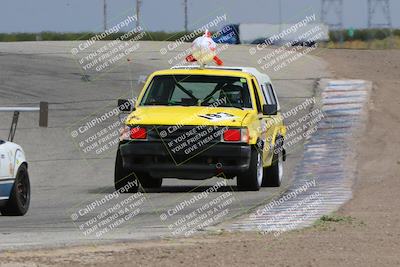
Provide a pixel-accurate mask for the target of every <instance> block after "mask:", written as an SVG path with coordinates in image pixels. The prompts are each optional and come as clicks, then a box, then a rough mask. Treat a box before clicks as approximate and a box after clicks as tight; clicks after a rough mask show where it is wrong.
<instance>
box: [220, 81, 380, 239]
mask: <svg viewBox="0 0 400 267" xmlns="http://www.w3.org/2000/svg"><path fill="white" fill-rule="evenodd" d="M319 86H320V88H321V90H320V92H321V106H320V108H321V110H322V111H323V114H324V118H323V119H322V120H321V121H320V123H319V125H318V130H317V131H316V132H314V133H313V134H312V135H311V137H310V138H308V140H307V141H306V143H305V145H304V154H303V158H302V160H301V161H300V163H299V165H298V166H297V167H296V170H295V172H294V183H293V184H292V185H291V186H290V187H289V189H288V190H287V191H285V192H284V193H283V194H282V195H281V196H279V197H277V198H275V199H273V200H272V201H271V202H269V203H267V204H265V205H264V206H260V207H258V208H257V209H256V210H255V211H253V212H252V213H251V214H249V215H246V216H243V217H241V218H239V219H238V220H237V221H235V222H234V223H231V224H229V225H225V226H226V227H225V229H226V230H239V231H254V230H256V231H261V232H274V233H279V232H283V231H288V230H293V229H298V228H302V227H306V226H310V225H312V224H313V222H314V221H315V220H317V219H319V218H320V217H321V216H323V215H326V214H329V213H331V212H333V211H335V210H337V209H338V208H339V207H340V206H341V205H342V204H343V203H345V202H346V201H348V200H349V199H350V198H351V197H352V191H351V188H352V185H353V181H354V177H355V162H354V157H355V149H354V147H353V145H354V141H356V139H357V136H358V135H359V134H361V133H362V132H363V129H364V127H365V122H366V119H367V112H366V111H367V103H368V100H369V95H370V91H371V87H372V84H371V82H368V81H364V80H321V81H320V83H319Z"/></svg>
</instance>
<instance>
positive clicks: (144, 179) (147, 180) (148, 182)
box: [138, 173, 163, 188]
mask: <svg viewBox="0 0 400 267" xmlns="http://www.w3.org/2000/svg"><path fill="white" fill-rule="evenodd" d="M138 179H139V182H140V185H141V186H142V187H143V188H159V187H161V185H162V181H163V179H162V178H153V177H151V176H150V175H149V174H146V173H138Z"/></svg>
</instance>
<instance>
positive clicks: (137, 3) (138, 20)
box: [136, 0, 142, 28]
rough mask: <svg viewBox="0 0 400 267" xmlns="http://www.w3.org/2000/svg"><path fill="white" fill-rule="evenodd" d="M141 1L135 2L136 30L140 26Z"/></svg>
mask: <svg viewBox="0 0 400 267" xmlns="http://www.w3.org/2000/svg"><path fill="white" fill-rule="evenodd" d="M141 5H142V0H136V28H138V27H139V26H140V7H141Z"/></svg>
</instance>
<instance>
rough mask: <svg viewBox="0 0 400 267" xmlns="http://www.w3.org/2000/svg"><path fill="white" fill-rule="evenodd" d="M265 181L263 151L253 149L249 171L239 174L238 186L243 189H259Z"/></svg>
mask: <svg viewBox="0 0 400 267" xmlns="http://www.w3.org/2000/svg"><path fill="white" fill-rule="evenodd" d="M262 181H263V161H262V153H261V152H259V151H258V150H257V149H256V148H254V149H253V150H252V151H251V159H250V167H249V169H248V171H246V172H244V173H242V174H240V175H238V177H237V186H238V188H239V190H242V191H245V190H247V191H258V190H260V187H261V183H262Z"/></svg>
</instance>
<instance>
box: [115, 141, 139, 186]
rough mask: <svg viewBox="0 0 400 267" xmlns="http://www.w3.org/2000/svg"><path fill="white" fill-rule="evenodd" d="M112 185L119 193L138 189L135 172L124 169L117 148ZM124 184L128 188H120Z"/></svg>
mask: <svg viewBox="0 0 400 267" xmlns="http://www.w3.org/2000/svg"><path fill="white" fill-rule="evenodd" d="M129 183H130V185H129ZM127 185H129V186H127ZM114 186H115V190H118V191H120V192H121V193H136V192H137V191H138V190H139V182H138V180H137V178H136V175H135V173H134V172H128V171H127V170H125V169H124V166H123V164H122V157H121V152H120V150H119V148H118V151H117V156H116V159H115V172H114ZM125 186H126V188H127V189H128V190H122V188H125Z"/></svg>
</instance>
